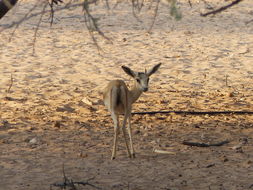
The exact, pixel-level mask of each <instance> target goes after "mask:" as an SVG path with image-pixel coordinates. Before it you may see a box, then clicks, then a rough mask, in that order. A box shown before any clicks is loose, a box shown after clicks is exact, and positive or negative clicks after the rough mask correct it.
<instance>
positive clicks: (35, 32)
mask: <svg viewBox="0 0 253 190" xmlns="http://www.w3.org/2000/svg"><path fill="white" fill-rule="evenodd" d="M47 5H48V3H47V2H45V4H44V7H43V9H42V12H43V13H42V14H41V15H40V19H39V22H38V24H37V26H36V28H35V31H34V37H33V55H34V53H35V42H36V39H37V33H38V30H39V27H40V24H41V21H42V17H43V16H44V14H45V10H46V7H47Z"/></svg>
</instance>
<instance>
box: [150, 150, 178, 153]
mask: <svg viewBox="0 0 253 190" xmlns="http://www.w3.org/2000/svg"><path fill="white" fill-rule="evenodd" d="M153 152H154V153H158V154H176V153H175V152H171V151H167V150H158V149H153Z"/></svg>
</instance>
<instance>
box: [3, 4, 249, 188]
mask: <svg viewBox="0 0 253 190" xmlns="http://www.w3.org/2000/svg"><path fill="white" fill-rule="evenodd" d="M192 2H193V7H192V8H190V6H189V5H188V3H187V1H183V0H182V1H180V6H181V9H182V10H183V15H184V17H183V19H182V20H181V21H179V22H176V21H174V20H173V19H171V18H170V17H169V15H168V9H166V8H165V7H161V9H160V11H159V15H158V17H157V21H156V23H155V25H154V28H153V30H152V32H151V33H150V34H148V33H147V30H148V28H149V26H150V23H151V16H150V15H151V14H152V12H151V11H148V10H144V12H142V14H140V15H139V16H140V20H142V23H140V22H138V21H137V20H136V18H134V16H133V15H132V12H131V11H132V10H131V6H130V3H120V4H119V5H118V7H117V9H116V10H114V11H106V9H105V5H104V4H99V6H97V7H96V8H94V9H93V13H94V14H95V15H96V16H98V17H99V18H100V20H99V24H100V26H101V29H102V31H104V32H105V34H106V35H107V36H108V37H109V38H111V39H112V42H113V44H111V43H109V42H108V41H106V40H105V39H103V38H101V37H99V36H98V43H99V45H100V46H101V47H102V48H103V50H104V52H103V53H102V54H101V55H99V53H98V51H97V48H96V46H94V44H93V41H92V40H91V38H90V36H89V33H88V32H87V30H86V29H85V23H84V19H83V16H82V11H81V8H77V9H74V8H73V9H72V10H64V11H60V12H56V15H55V23H54V24H53V26H52V27H50V25H49V22H50V20H48V17H49V15H48V14H46V15H45V17H44V18H43V22H42V24H41V27H40V29H39V31H38V36H37V40H36V44H35V55H33V47H32V44H33V38H34V30H35V28H36V25H37V22H38V19H39V18H38V17H36V18H32V19H30V20H28V21H26V22H25V23H23V24H21V25H20V26H19V28H18V29H17V30H16V31H15V33H14V35H13V37H12V40H11V41H10V42H9V38H10V37H11V33H12V32H13V30H14V28H11V29H6V30H4V31H3V32H1V33H0V44H1V45H0V76H1V77H0V116H1V117H0V122H1V124H0V149H1V153H0V189H8V190H10V189H19V190H21V189H26V190H27V189H36V190H37V189H43V190H44V189H50V184H53V183H55V182H62V181H63V177H62V175H63V173H62V165H63V164H64V165H65V173H66V175H67V177H68V178H71V179H73V180H74V181H87V180H88V179H90V180H89V182H90V183H91V184H94V185H96V186H98V187H101V188H102V189H117V190H118V189H133V190H144V189H167V190H169V189H170V190H191V189H201V190H218V189H221V190H223V189H226V190H228V189H229V190H246V189H253V138H252V136H253V124H252V121H253V116H251V115H241V116H240V115H218V116H210V115H200V116H192V115H176V114H167V115H162V114H157V115H152V116H150V115H134V116H133V121H132V128H133V131H134V137H133V138H134V139H133V140H134V145H135V149H136V152H137V155H136V156H137V157H136V159H133V160H131V159H129V158H127V156H126V151H125V147H124V143H123V141H122V139H121V140H120V142H119V150H118V155H117V159H116V160H114V161H111V160H110V155H111V146H112V139H113V127H112V120H111V118H110V117H109V116H108V112H107V111H106V109H105V108H104V106H103V105H102V104H101V89H102V88H103V87H104V86H105V85H106V83H107V82H108V81H109V80H112V79H117V78H119V79H125V80H126V81H127V83H128V84H130V83H131V82H130V81H131V80H130V79H129V77H127V76H126V74H124V73H123V71H122V70H121V68H120V67H121V65H127V66H129V67H131V68H133V69H135V70H138V71H139V70H144V68H150V67H152V66H153V65H155V64H157V63H159V62H161V63H162V66H161V69H160V70H159V72H158V73H156V74H155V75H154V76H152V79H151V82H150V90H149V92H147V93H145V94H143V95H142V96H141V98H140V99H139V100H138V102H137V103H136V104H135V106H134V109H133V111H157V110H186V111H187V110H188V111H222V110H248V111H252V108H253V105H252V100H253V96H252V90H253V83H252V81H253V55H252V52H253V25H252V23H253V22H251V23H249V24H245V23H246V22H247V21H249V20H251V19H252V15H253V13H252V11H253V10H252V2H251V0H245V1H244V2H242V3H241V4H239V5H238V6H236V7H234V8H231V9H229V10H228V11H225V12H223V13H222V14H218V15H217V16H211V17H207V18H203V17H200V16H199V13H200V12H203V11H207V10H206V9H205V5H204V4H203V3H201V2H200V3H198V1H192ZM218 2H219V1H217V0H215V1H212V3H211V5H213V6H214V7H217V6H220V5H221V4H219V3H218ZM33 4H34V1H32V0H29V1H21V3H20V4H19V5H18V6H17V7H16V8H15V9H14V10H12V11H11V12H9V13H8V14H7V15H6V16H5V17H4V18H3V19H2V20H1V22H0V27H1V28H5V27H6V26H7V25H8V24H10V23H12V22H14V21H16V20H17V19H18V18H20V17H22V16H24V15H25V13H26V11H27V10H28V9H29V8H30V7H32V6H33ZM36 11H39V9H36ZM11 75H12V78H13V84H12V86H11V89H10V91H9V92H7V91H8V88H9V87H10V83H11ZM6 96H7V97H9V98H7V99H6ZM87 101H90V103H91V104H92V105H88V104H89V102H88V104H87ZM225 139H228V140H229V141H230V143H228V144H226V145H223V146H220V147H209V148H199V147H189V146H186V145H183V144H182V141H184V140H190V141H197V142H205V143H208V142H219V141H222V140H225ZM154 148H156V149H159V150H165V151H172V152H174V154H169V155H166V154H163V155H162V154H155V153H152V150H153V149H154ZM52 189H59V188H57V187H52ZM78 189H94V188H93V187H90V186H85V187H82V186H78Z"/></svg>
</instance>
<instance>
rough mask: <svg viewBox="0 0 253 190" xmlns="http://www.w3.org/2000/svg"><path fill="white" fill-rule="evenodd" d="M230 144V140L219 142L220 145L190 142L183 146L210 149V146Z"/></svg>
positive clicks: (217, 144)
mask: <svg viewBox="0 0 253 190" xmlns="http://www.w3.org/2000/svg"><path fill="white" fill-rule="evenodd" d="M227 143H229V141H228V140H225V141H222V142H218V143H211V144H209V143H199V142H189V141H183V143H182V144H183V145H188V146H197V147H210V146H222V145H224V144H227Z"/></svg>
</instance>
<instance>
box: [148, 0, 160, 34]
mask: <svg viewBox="0 0 253 190" xmlns="http://www.w3.org/2000/svg"><path fill="white" fill-rule="evenodd" d="M159 4H160V0H158V1H157V2H156V7H155V10H154V11H155V15H154V17H153V20H152V23H151V26H150V28H149V30H148V33H150V32H151V30H152V28H153V26H154V24H155V21H156V17H157V14H158V8H159Z"/></svg>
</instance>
